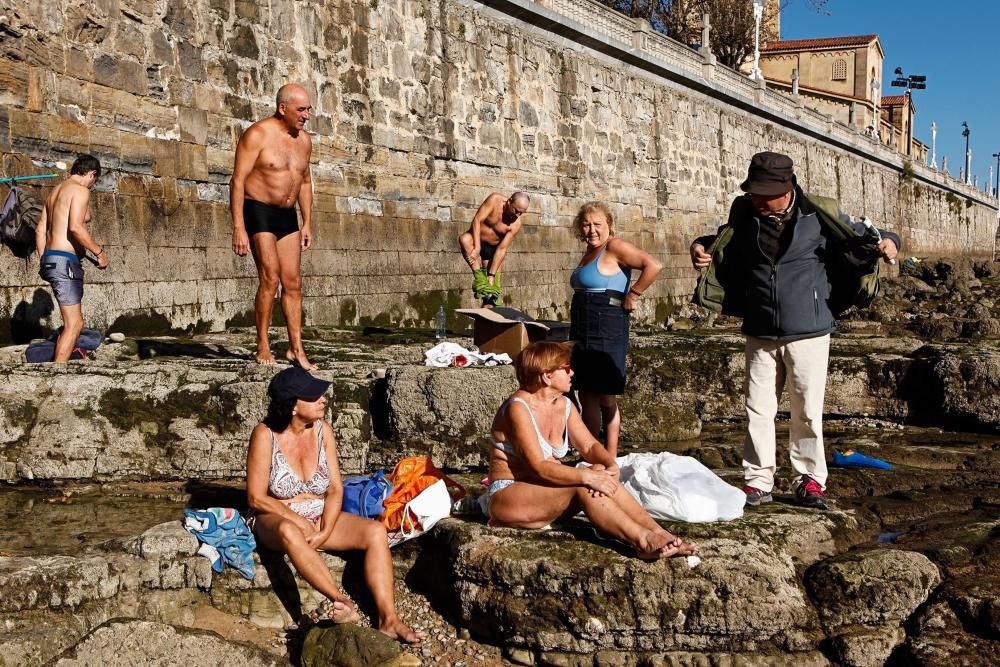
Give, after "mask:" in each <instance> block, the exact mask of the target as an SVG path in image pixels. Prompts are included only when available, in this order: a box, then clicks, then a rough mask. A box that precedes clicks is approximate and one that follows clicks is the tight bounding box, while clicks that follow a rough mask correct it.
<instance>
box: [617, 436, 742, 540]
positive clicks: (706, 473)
mask: <svg viewBox="0 0 1000 667" xmlns="http://www.w3.org/2000/svg"><path fill="white" fill-rule="evenodd" d="M618 467H619V468H620V469H621V483H622V485H623V486H624V487H625V488H626V489H627V490H628V492H629V493H631V494H632V495H633V496H634V497H635V499H636V500H638V501H639V504H641V505H642V506H643V507H644V508H646V511H647V512H649V514H650V516H652V517H653V518H654V519H672V520H675V521H687V522H689V523H705V522H709V521H731V520H733V519H738V518H739V517H741V516H743V505H744V504H745V503H746V495H745V494H744V493H743V491H741V490H740V489H738V488H736V487H735V486H733V485H731V484H727V483H726V482H725V481H723V480H722V479H721V478H719V476H718V475H716V474H715V473H713V472H712V471H711V470H709V469H708V468H706V467H705V466H704V465H702V464H701V463H700V462H699V461H698V460H697V459H694V458H692V457H690V456H678V455H677V454H671V453H670V452H660V453H659V454H629V455H628V456H620V457H618Z"/></svg>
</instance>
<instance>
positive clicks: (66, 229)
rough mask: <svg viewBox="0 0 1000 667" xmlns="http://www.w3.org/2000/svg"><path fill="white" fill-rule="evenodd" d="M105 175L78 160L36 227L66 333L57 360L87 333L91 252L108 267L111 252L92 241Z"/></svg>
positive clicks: (91, 162) (43, 271) (45, 275)
mask: <svg viewBox="0 0 1000 667" xmlns="http://www.w3.org/2000/svg"><path fill="white" fill-rule="evenodd" d="M100 176H101V163H100V162H98V161H97V158H95V157H94V156H93V155H81V156H80V157H78V158H77V159H76V161H75V162H73V166H72V167H70V170H69V178H67V179H66V180H65V181H63V182H62V183H60V184H59V185H57V186H56V187H55V188H53V190H52V192H51V193H50V194H49V198H48V199H47V200H45V208H44V209H42V215H41V217H40V218H39V220H38V225H37V226H36V227H35V248H36V249H37V250H38V255H39V256H40V257H41V268H40V269H39V271H38V275H40V276H41V277H42V279H43V280H45V281H46V282H48V283H49V284H50V285H52V291H53V292H55V295H56V303H58V304H59V314H60V315H62V321H63V329H62V333H60V334H59V338H57V339H56V353H55V358H54V359H53V361H67V360H69V357H70V355H71V354H72V353H73V348H74V347H76V340H77V338H79V337H80V331H81V330H82V329H83V309H82V305H81V304H82V303H83V265H82V264H81V263H80V258H81V257H85V256H86V255H87V251H88V250H89V251H90V252H91V254H93V255H94V256H95V257H96V258H97V268H99V269H101V270H104V269H106V268H108V253H106V252H105V251H104V248H102V247H101V246H99V245H97V243H96V242H95V241H94V239H92V238H91V237H90V231H89V230H88V229H87V224H88V223H89V222H90V189H91V188H92V187H94V183H96V182H97V179H98V178H100Z"/></svg>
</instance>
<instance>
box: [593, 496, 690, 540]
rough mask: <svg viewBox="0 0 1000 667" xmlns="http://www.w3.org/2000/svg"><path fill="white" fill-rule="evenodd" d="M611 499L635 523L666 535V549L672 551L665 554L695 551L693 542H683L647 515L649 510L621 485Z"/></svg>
mask: <svg viewBox="0 0 1000 667" xmlns="http://www.w3.org/2000/svg"><path fill="white" fill-rule="evenodd" d="M612 499H613V500H614V501H615V503H617V505H618V506H619V507H620V508H621V510H622V512H624V513H625V515H626V516H628V517H629V518H630V519H631V520H632V521H634V522H635V523H636V524H638V525H640V526H642V527H644V528H646V529H648V530H651V531H653V532H654V533H656V534H661V535H663V536H665V537H666V539H667V550H668V551H669V550H671V549H672V551H671V552H670V553H668V554H665V555H668V556H672V555H682V556H687V555H690V554H693V553H694V552H695V546H694V545H693V544H688V543H687V542H684V540H682V539H681V538H679V537H677V536H675V535H674V534H673V533H671V532H670V531H668V530H667V529H666V528H664V527H663V526H661V525H660V524H658V523H656V519H654V518H653V517H651V516H649V512H647V511H646V509H645V508H644V507H643V506H642V505H640V504H639V501H638V500H636V499H635V497H634V496H633V495H632V494H631V493H629V492H628V491H626V490H625V489H624V488H623V487H622V486H619V487H618V492H617V493H615V495H614V496H612Z"/></svg>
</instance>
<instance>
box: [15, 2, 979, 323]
mask: <svg viewBox="0 0 1000 667" xmlns="http://www.w3.org/2000/svg"><path fill="white" fill-rule="evenodd" d="M560 1H561V0H560ZM488 4H489V5H490V7H489V8H488V7H486V6H485V5H483V4H480V3H478V2H473V1H472V0H440V1H435V2H432V1H431V0H404V1H401V2H378V0H370V1H362V0H329V1H323V2H320V1H303V2H294V1H293V0H272V1H271V2H270V3H256V2H248V1H245V0H188V1H183V2H182V1H181V0H96V1H92V2H82V0H59V1H55V0H53V1H52V2H46V3H26V2H15V1H14V0H0V15H2V18H0V171H2V174H0V176H19V175H25V174H36V173H43V172H49V171H52V170H53V167H56V168H57V169H62V168H64V165H63V163H66V164H68V163H69V162H70V161H71V160H72V159H73V157H74V155H75V154H76V153H78V152H91V153H93V154H95V155H97V156H98V157H99V158H100V159H101V161H102V164H104V165H105V167H106V168H107V173H106V174H105V175H104V176H103V177H102V178H101V180H100V182H99V184H98V186H97V187H96V188H95V192H94V194H93V197H92V204H91V208H92V212H93V222H92V231H93V234H94V236H95V238H96V239H97V240H98V242H100V243H102V244H103V245H104V246H105V247H106V248H107V249H108V251H109V253H110V255H111V258H112V260H111V267H110V269H109V270H108V271H107V272H98V271H96V270H95V269H92V268H90V267H88V274H87V278H88V281H89V283H90V284H89V286H88V289H87V300H86V303H85V306H84V309H85V314H86V317H87V318H88V320H89V321H90V322H91V323H92V324H94V325H96V326H101V327H105V326H113V327H114V328H116V329H120V330H125V331H146V332H149V331H155V330H160V331H166V330H168V329H188V330H192V329H194V330H219V329H222V328H224V327H226V326H233V325H248V324H251V323H252V322H251V318H250V313H251V309H252V296H253V291H254V288H255V280H254V276H255V272H254V267H253V264H252V262H251V261H250V259H249V258H242V259H241V258H238V257H236V256H235V255H234V254H233V253H232V251H231V249H230V221H229V213H228V180H229V175H230V171H231V166H232V153H233V149H234V146H235V143H236V141H237V139H238V137H239V135H240V133H241V131H242V130H243V129H244V128H245V127H246V126H248V125H249V123H250V122H252V121H253V120H256V119H259V118H262V117H264V116H266V115H268V114H270V113H271V112H272V109H273V96H274V93H275V91H276V89H277V87H278V85H279V84H281V83H283V82H285V81H300V82H302V83H304V84H305V85H306V86H308V87H310V88H311V89H312V90H313V92H314V105H315V116H314V118H313V120H312V122H311V124H310V127H311V130H312V132H313V133H314V154H313V179H314V183H315V191H316V197H315V216H314V217H315V220H316V223H315V227H316V229H315V232H316V244H315V246H314V247H313V248H312V249H311V250H309V251H308V252H307V253H306V255H305V257H304V264H303V266H304V273H305V274H306V277H307V279H306V283H305V293H306V297H305V308H306V321H307V323H308V324H317V325H329V324H333V325H336V324H344V325H357V324H409V325H427V324H429V323H430V322H431V321H432V320H433V316H434V313H435V312H436V311H437V308H438V305H439V304H441V303H445V304H446V305H447V306H448V307H449V308H454V307H457V306H459V305H462V306H468V305H471V304H472V302H473V300H472V296H471V292H470V290H469V282H470V276H469V275H468V270H467V268H466V267H465V266H464V264H463V262H462V260H461V258H460V257H459V254H458V252H457V244H456V242H455V238H456V237H457V235H458V234H459V233H460V232H461V231H462V230H463V229H465V228H466V227H467V226H468V224H469V221H470V220H471V218H472V216H473V214H474V213H475V210H476V208H477V206H478V204H479V203H480V202H481V201H482V199H483V198H484V197H485V196H486V195H487V194H488V193H489V192H491V191H493V190H499V191H502V192H507V191H511V190H514V189H525V190H528V191H529V192H531V193H532V196H533V199H532V207H531V211H530V213H529V215H528V216H527V218H526V228H525V231H524V233H523V234H522V237H521V238H519V239H518V241H517V244H516V246H515V251H514V252H513V253H512V255H511V256H510V259H509V262H508V264H507V271H506V272H505V273H506V275H505V285H506V287H507V292H508V295H509V298H508V301H509V303H510V304H511V305H515V306H517V307H519V308H521V309H523V310H526V311H528V312H532V313H537V314H538V315H541V316H546V317H563V318H565V317H567V316H568V298H569V295H570V292H569V289H568V287H567V278H568V272H569V270H570V269H571V268H572V267H573V266H574V265H575V263H576V262H577V260H578V257H579V254H580V250H581V247H580V244H579V242H578V241H576V240H575V238H574V235H573V234H572V232H571V230H570V222H571V219H572V216H573V214H574V212H575V211H576V209H577V208H578V206H579V205H580V204H581V203H582V202H584V201H586V200H589V199H592V198H603V199H607V200H609V201H611V202H612V204H613V208H614V211H615V213H616V215H617V219H618V229H619V231H620V233H621V234H622V236H624V237H625V238H627V239H629V240H632V241H634V242H636V243H637V244H639V245H640V246H642V247H644V248H646V249H648V250H650V251H652V252H654V253H655V254H656V255H657V256H658V257H660V258H661V259H662V260H663V261H664V263H665V265H666V270H665V271H664V274H663V278H662V279H661V280H660V281H659V282H658V283H657V285H656V286H655V288H654V290H653V292H652V293H651V295H650V297H651V298H646V299H644V300H643V302H642V305H641V312H640V314H639V315H640V317H642V318H644V319H646V320H652V319H653V318H654V317H655V318H659V319H662V318H663V317H664V316H665V315H666V314H667V313H668V312H669V310H670V307H671V306H670V304H671V303H672V302H673V303H676V302H678V301H681V300H684V299H685V298H686V294H687V293H688V292H689V291H690V288H691V287H692V284H693V278H694V273H693V271H692V270H691V269H690V266H689V263H688V260H687V256H686V247H687V245H688V242H689V240H690V239H691V238H692V237H693V236H695V235H697V234H699V233H702V232H704V231H706V230H709V229H711V228H713V227H714V226H715V225H716V224H718V223H719V222H720V220H721V219H722V218H723V217H724V216H725V213H726V211H727V208H728V202H729V200H730V198H731V197H732V195H733V194H735V193H736V192H737V186H738V183H739V182H740V180H741V178H742V176H743V174H744V172H745V165H746V162H747V160H748V158H749V156H750V155H751V154H752V153H754V152H755V151H757V150H760V149H764V148H771V149H775V150H781V151H785V152H788V153H789V154H791V155H792V156H793V157H794V158H795V160H796V162H797V164H798V173H799V177H800V182H801V183H802V184H803V185H805V186H806V187H807V188H808V189H810V190H812V191H815V192H818V193H820V194H825V195H834V196H838V197H840V198H841V200H842V202H843V204H844V207H845V209H846V210H849V211H851V212H857V213H865V214H867V215H868V216H869V217H872V218H875V219H878V220H880V221H882V222H883V223H884V224H885V225H887V226H888V227H890V228H892V229H894V230H896V231H898V232H899V233H901V235H902V236H903V238H904V241H905V243H906V244H907V249H906V252H907V253H910V254H960V253H971V254H982V253H988V252H989V248H990V242H991V239H992V235H993V233H994V226H993V225H994V223H995V218H996V211H995V209H994V208H992V207H993V206H995V201H994V200H992V199H987V198H984V197H983V196H982V195H979V194H977V193H976V192H975V191H974V190H973V189H971V188H965V187H964V186H962V185H961V184H958V183H956V182H955V181H954V180H953V179H946V178H945V177H943V176H941V175H940V174H937V173H934V172H929V171H927V170H925V169H923V168H922V167H920V166H914V167H912V168H911V167H910V166H906V167H905V168H904V160H903V158H902V157H901V156H899V155H898V154H895V153H890V152H889V151H888V149H883V148H882V147H878V146H874V145H871V144H870V142H865V141H864V140H863V139H862V138H861V137H860V136H859V135H857V133H856V132H853V131H851V130H850V129H849V128H845V127H842V126H838V125H837V124H835V123H832V122H831V121H830V120H829V119H826V118H824V117H822V116H820V115H819V114H816V113H813V112H809V111H808V110H804V109H802V108H801V107H799V106H797V104H796V103H795V101H793V100H790V99H789V98H785V97H783V96H781V95H778V94H777V93H773V92H771V91H765V90H755V89H754V88H753V86H751V85H749V84H748V82H747V81H746V79H745V78H743V77H739V76H738V75H736V74H735V73H732V72H730V71H728V70H725V69H724V68H721V67H713V66H711V65H710V64H706V65H705V66H704V68H702V67H701V65H698V63H699V62H700V60H697V59H699V58H700V56H698V55H697V54H695V53H694V52H689V51H686V50H684V49H683V47H679V46H678V45H676V44H675V43H672V42H669V40H665V39H664V38H660V37H659V36H658V35H655V34H651V33H650V32H649V30H648V28H643V27H642V26H641V25H638V26H637V25H636V24H635V23H634V22H631V21H630V20H628V19H621V20H619V19H617V18H615V17H613V16H611V17H610V18H609V15H607V14H602V15H600V16H599V17H600V18H602V20H604V23H601V22H600V21H597V22H590V21H589V19H587V17H586V16H584V17H583V18H584V19H587V21H588V24H587V25H586V26H585V25H584V24H583V23H581V22H580V21H579V19H580V17H579V16H577V17H576V19H574V18H573V17H567V16H561V15H560V14H557V13H555V11H554V10H553V9H549V8H546V7H543V6H542V5H540V4H535V3H532V2H529V1H528V0H509V1H504V2H491V3H488ZM547 4H553V2H552V0H549V1H548V3H547ZM554 4H559V2H556V3H554ZM562 4H567V3H562ZM567 6H568V7H570V8H571V9H572V11H574V12H579V11H583V10H587V11H598V10H599V8H597V6H596V5H594V6H591V5H590V4H588V3H586V2H574V3H568V4H567ZM556 9H558V8H556ZM504 12H506V13H504ZM595 16H596V15H595ZM602 26H603V28H602ZM604 28H606V30H605V31H604V32H602V31H601V30H603V29H604ZM633 29H634V30H633ZM626 38H628V39H634V40H638V42H637V43H638V47H636V46H635V44H634V43H626V42H627V41H628V39H626ZM623 39H626V41H622V40H623ZM678 49H680V50H678ZM692 58H695V61H692V60H691V59H692ZM35 183H36V184H35V185H32V186H30V187H31V188H32V189H33V190H34V192H35V193H36V194H37V195H38V196H44V195H45V194H46V193H47V192H48V188H50V187H51V185H52V183H53V181H38V182H35ZM36 272H37V259H36V258H32V259H30V260H29V261H28V262H25V261H24V260H20V259H17V258H15V257H14V256H13V255H12V254H11V253H10V252H8V251H7V250H2V251H0V337H2V338H7V337H15V338H16V337H21V338H23V337H26V336H28V335H30V334H34V333H37V331H38V326H39V325H41V326H42V327H44V326H46V325H48V324H49V323H51V322H52V321H53V320H55V321H56V322H58V315H57V314H54V313H53V307H54V304H53V302H52V299H51V296H50V293H49V291H48V289H47V287H46V286H44V285H43V284H42V283H41V282H40V280H39V279H38V277H37V273H36ZM451 324H453V325H456V324H458V322H452V323H451Z"/></svg>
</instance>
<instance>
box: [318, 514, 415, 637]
mask: <svg viewBox="0 0 1000 667" xmlns="http://www.w3.org/2000/svg"><path fill="white" fill-rule="evenodd" d="M323 549H325V550H328V551H352V550H356V551H364V552H365V581H366V583H367V584H368V589H369V590H370V591H371V593H372V597H373V598H374V599H375V607H376V608H377V609H378V629H379V630H380V631H381V632H382V633H384V634H386V635H389V636H390V637H392V638H393V639H398V640H399V641H404V642H411V643H412V642H418V641H420V640H421V639H424V638H425V637H426V636H427V635H426V634H425V633H423V632H414V631H413V630H412V629H411V628H410V627H409V626H407V625H406V624H405V623H403V621H402V619H400V618H399V614H397V613H396V598H395V594H394V593H393V588H392V586H393V574H392V555H391V554H390V553H389V540H388V538H387V537H386V532H385V526H383V525H382V524H381V523H380V522H378V521H370V520H368V519H362V518H361V517H358V516H355V515H353V514H348V513H347V512H342V513H341V514H340V517H339V518H338V519H337V525H336V526H334V528H333V534H332V535H330V538H329V539H328V540H327V541H326V543H325V544H323Z"/></svg>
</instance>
